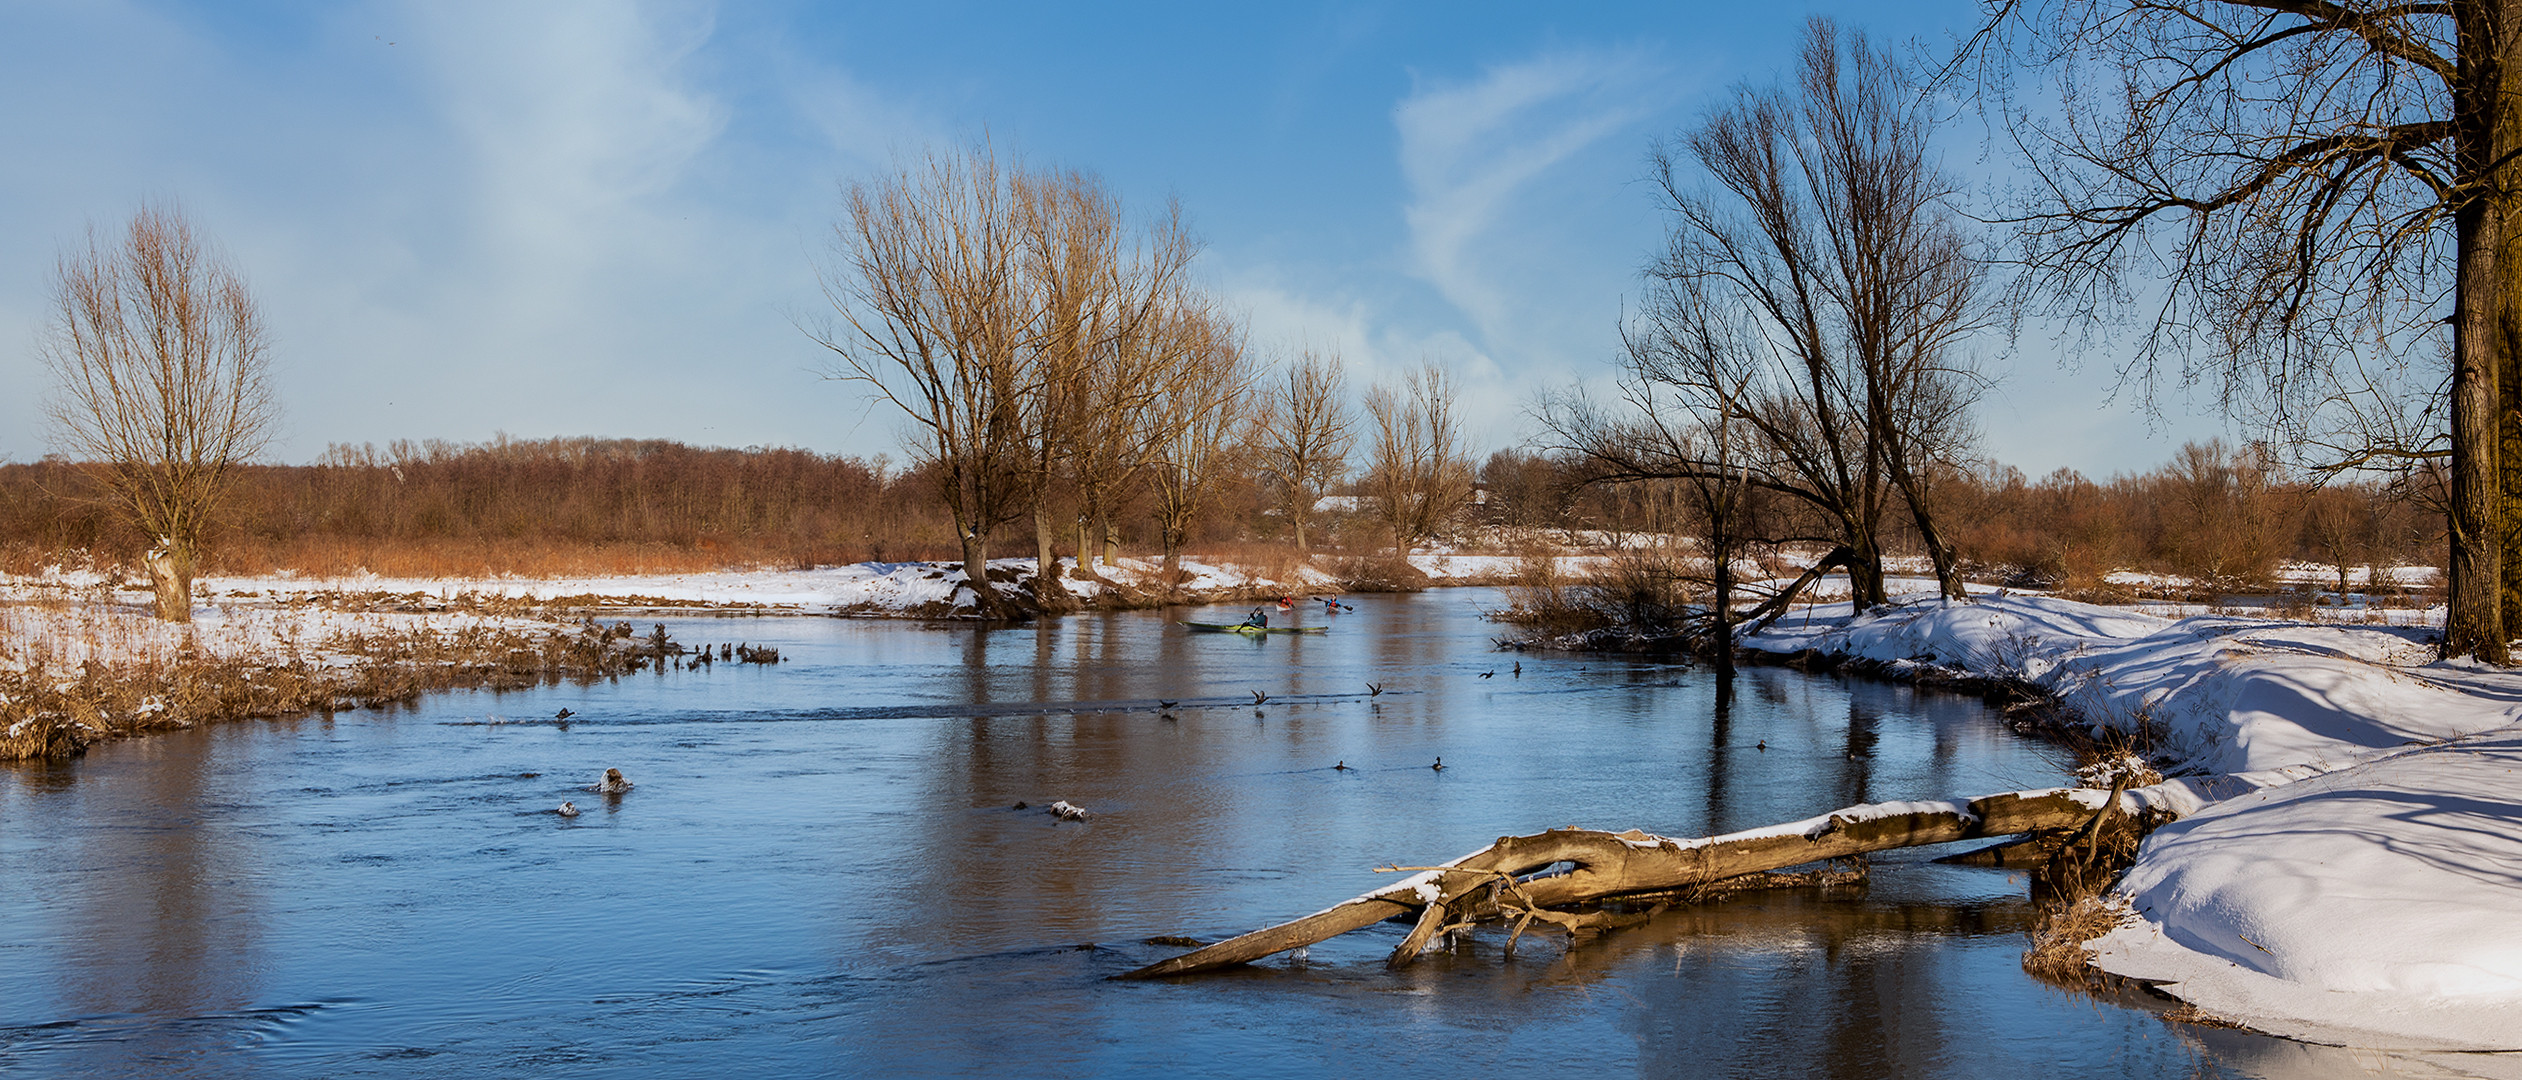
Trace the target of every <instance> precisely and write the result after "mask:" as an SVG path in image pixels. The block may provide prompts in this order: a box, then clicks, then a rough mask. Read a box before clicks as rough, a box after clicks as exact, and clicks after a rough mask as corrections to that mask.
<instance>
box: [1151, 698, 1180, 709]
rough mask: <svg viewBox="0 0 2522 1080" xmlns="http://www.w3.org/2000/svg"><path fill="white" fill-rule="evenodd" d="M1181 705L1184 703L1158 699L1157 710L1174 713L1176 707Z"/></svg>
mask: <svg viewBox="0 0 2522 1080" xmlns="http://www.w3.org/2000/svg"><path fill="white" fill-rule="evenodd" d="M1180 704H1182V703H1181V702H1179V701H1166V700H1165V699H1163V698H1158V699H1156V709H1157V711H1158V712H1171V711H1173V707H1174V706H1176V705H1180Z"/></svg>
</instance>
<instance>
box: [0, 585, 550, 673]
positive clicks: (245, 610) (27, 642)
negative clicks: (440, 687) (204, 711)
mask: <svg viewBox="0 0 2522 1080" xmlns="http://www.w3.org/2000/svg"><path fill="white" fill-rule="evenodd" d="M549 625H550V624H549V623H546V622H540V621H535V620H527V619H517V618H507V617H501V616H495V615H483V614H474V613H466V612H454V611H439V612H400V611H359V612H352V611H340V610H335V609H331V608H325V607H317V606H311V605H276V604H267V603H238V602H234V601H233V600H231V601H227V602H219V601H208V600H205V601H202V602H197V603H196V604H194V606H193V621H192V623H191V624H190V625H185V624H180V623H167V622H161V621H159V620H158V619H157V618H156V616H155V615H154V614H153V610H152V608H151V607H150V606H149V603H148V600H147V597H146V594H127V595H124V596H120V597H117V596H115V595H113V594H111V593H103V592H93V591H92V592H89V593H87V594H86V595H84V596H82V597H79V598H76V599H71V598H64V597H62V596H59V595H44V594H43V593H42V592H41V591H40V590H30V589H27V588H25V587H24V586H22V585H20V584H18V583H15V582H4V581H0V670H5V671H25V670H29V669H31V668H33V667H35V666H37V665H39V664H40V665H42V666H44V667H46V668H49V669H52V670H55V671H63V670H69V669H75V668H79V667H81V666H83V665H86V664H88V663H90V662H92V661H93V662H98V663H109V664H122V663H147V664H165V663H167V662H169V661H171V660H173V659H174V658H175V657H176V656H177V655H178V654H180V653H183V652H185V651H187V650H190V651H192V652H194V653H196V654H198V655H201V656H205V657H212V658H220V659H235V660H246V659H252V660H258V661H276V662H285V661H289V660H298V659H303V660H306V661H309V662H311V663H317V664H334V663H340V662H342V658H341V657H339V656H337V655H335V650H336V649H337V648H338V647H339V646H340V644H341V643H342V641H343V640H344V639H345V638H348V637H350V636H352V635H356V634H366V635H377V634H407V633H413V632H428V633H432V634H440V635H448V634H455V633H459V632H462V631H466V630H474V629H481V628H497V629H513V630H527V629H532V630H540V629H543V628H545V627H548V626H549Z"/></svg>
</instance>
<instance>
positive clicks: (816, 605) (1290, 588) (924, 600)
mask: <svg viewBox="0 0 2522 1080" xmlns="http://www.w3.org/2000/svg"><path fill="white" fill-rule="evenodd" d="M1520 565H1521V563H1520V561H1519V560H1518V559H1517V558H1516V557H1514V556H1511V555H1490V554H1476V553H1456V552H1441V551H1439V552H1415V553H1412V554H1411V556H1410V558H1409V570H1408V571H1407V572H1403V571H1401V570H1399V569H1398V568H1397V567H1395V566H1394V565H1393V563H1392V560H1391V559H1390V558H1389V557H1376V556H1320V557H1317V558H1316V559H1315V560H1313V561H1311V562H1301V561H1298V560H1296V559H1294V558H1293V557H1292V556H1291V557H1290V558H1288V559H1287V560H1285V563H1284V565H1276V566H1266V567H1253V566H1242V565H1237V564H1234V563H1229V562H1224V561H1211V560H1204V559H1190V558H1186V559H1184V560H1183V561H1182V565H1181V570H1182V579H1181V580H1180V581H1179V582H1177V583H1176V584H1175V585H1174V586H1173V587H1172V588H1171V589H1167V588H1165V587H1164V586H1163V585H1161V584H1160V581H1159V579H1160V567H1159V565H1158V564H1157V562H1156V561H1155V560H1152V559H1121V560H1118V561H1117V563H1116V564H1114V565H1110V566H1098V567H1096V568H1095V569H1094V571H1093V572H1092V573H1091V574H1086V575H1081V574H1079V572H1078V570H1077V565H1076V561H1075V560H1073V559H1062V560H1060V567H1061V575H1062V580H1061V587H1062V588H1063V589H1064V590H1065V591H1066V592H1067V593H1068V594H1069V595H1070V596H1071V597H1073V598H1075V599H1076V601H1077V602H1078V603H1079V605H1080V606H1081V607H1086V608H1095V609H1104V610H1127V609H1136V608H1150V607H1163V606H1166V605H1169V604H1176V603H1187V604H1207V603H1221V602H1230V601H1240V600H1250V599H1258V598H1276V597H1279V596H1282V595H1290V594H1293V595H1303V596H1312V595H1322V594H1328V593H1338V592H1344V591H1359V592H1376V591H1390V590H1392V589H1395V588H1415V587H1422V586H1428V585H1494V584H1504V583H1506V582H1508V581H1510V580H1512V579H1513V578H1514V576H1515V574H1516V573H1517V571H1518V570H1519V568H1520ZM1034 569H1035V567H1034V562H1033V560H1032V559H1029V558H1024V559H1019V558H1007V559H992V560H990V563H989V575H990V578H991V580H992V582H993V583H994V586H995V587H996V589H997V590H998V592H999V594H1000V595H1001V596H1002V597H1005V598H1008V599H1011V600H1024V599H1026V598H1029V597H1030V596H1031V594H1032V592H1033V589H1032V581H1033V577H1034ZM194 595H195V597H196V603H197V604H198V605H200V606H202V607H209V608H232V607H256V606H269V605H293V604H312V605H318V606H322V607H327V608H332V609H336V610H342V611H355V612H388V613H415V612H455V611H469V612H479V613H484V614H494V615H498V614H519V613H531V612H558V613H562V614H566V615H570V616H577V615H586V614H595V615H607V614H620V613H638V612H651V611H675V612H715V613H725V614H747V613H751V614H777V615H840V616H860V617H871V618H919V619H965V618H977V617H979V615H980V609H979V604H978V601H977V598H976V596H975V594H974V592H973V589H972V585H971V581H970V579H969V578H968V577H967V576H966V575H965V574H964V572H963V565H962V564H961V563H946V562H900V563H873V562H871V563H853V564H850V565H847V566H825V567H815V568H811V569H803V570H779V569H769V568H756V569H742V570H721V571H712V572H707V573H686V574H615V575H585V576H558V577H428V578H404V577H385V576H380V575H376V574H352V575H342V576H302V575H297V574H288V573H282V574H265V575H251V576H230V575H206V576H204V577H202V578H200V579H198V580H196V581H195V583H194ZM95 597H105V598H108V599H111V600H114V601H117V602H131V603H137V602H140V601H141V600H143V599H145V597H146V590H145V588H144V587H143V585H142V583H140V582H137V581H117V580H111V579H108V578H107V577H105V576H104V575H100V574H97V573H95V572H92V571H51V572H47V573H44V574H37V575H20V576H14V577H13V576H7V575H0V604H6V603H12V602H15V603H23V602H27V601H30V600H38V599H47V598H50V599H55V600H60V601H64V602H77V601H79V600H81V599H83V598H95Z"/></svg>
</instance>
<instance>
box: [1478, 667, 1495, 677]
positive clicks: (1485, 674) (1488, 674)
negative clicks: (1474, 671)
mask: <svg viewBox="0 0 2522 1080" xmlns="http://www.w3.org/2000/svg"><path fill="white" fill-rule="evenodd" d="M1480 677H1481V678H1483V679H1494V678H1497V669H1495V668H1491V669H1489V670H1487V671H1483V672H1481V673H1480Z"/></svg>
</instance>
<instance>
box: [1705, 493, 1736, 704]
mask: <svg viewBox="0 0 2522 1080" xmlns="http://www.w3.org/2000/svg"><path fill="white" fill-rule="evenodd" d="M1712 539H1713V540H1714V541H1715V542H1714V543H1712V544H1710V545H1709V546H1710V547H1713V548H1715V549H1716V550H1715V553H1714V555H1713V557H1712V559H1711V561H1712V562H1713V563H1714V566H1713V567H1712V569H1713V571H1714V572H1713V573H1712V574H1710V575H1709V576H1711V577H1713V578H1715V579H1716V610H1715V611H1714V612H1712V614H1714V615H1715V616H1716V632H1715V640H1714V641H1713V642H1711V644H1712V645H1713V646H1714V649H1713V652H1714V655H1715V659H1716V679H1717V682H1716V697H1717V700H1718V701H1719V702H1729V701H1731V700H1732V699H1733V697H1734V552H1733V550H1732V549H1733V542H1732V540H1731V539H1729V538H1727V537H1726V536H1725V535H1724V533H1723V532H1721V531H1719V532H1717V533H1715V535H1714V536H1713V537H1712Z"/></svg>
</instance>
